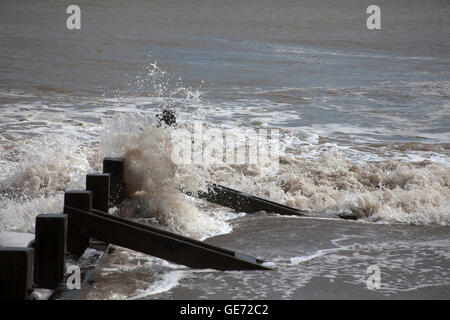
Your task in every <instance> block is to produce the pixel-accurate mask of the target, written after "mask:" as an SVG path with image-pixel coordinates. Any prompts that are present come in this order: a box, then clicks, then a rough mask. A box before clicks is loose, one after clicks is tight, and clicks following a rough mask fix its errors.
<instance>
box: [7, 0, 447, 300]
mask: <svg viewBox="0 0 450 320" xmlns="http://www.w3.org/2000/svg"><path fill="white" fill-rule="evenodd" d="M71 4H75V3H71V2H67V1H10V0H3V1H1V2H0V231H19V232H33V231H34V219H35V216H36V215H37V214H39V213H54V212H60V211H61V209H62V200H63V192H64V190H67V189H78V188H82V189H84V181H85V180H84V175H85V174H86V173H88V172H92V171H100V170H101V164H102V161H101V160H102V158H103V157H104V156H124V157H126V159H127V161H128V167H127V177H126V179H127V183H128V185H130V186H132V187H131V189H130V190H131V191H129V193H130V194H129V195H130V198H131V199H130V200H129V202H128V203H127V205H128V207H129V208H131V210H130V211H132V212H133V214H131V218H135V219H139V220H141V221H142V219H144V220H145V221H150V222H152V223H157V224H159V225H160V226H161V227H163V228H167V229H169V230H172V231H175V232H179V233H182V234H185V235H188V236H192V237H195V238H199V239H207V240H206V241H213V242H214V243H215V244H218V245H223V246H228V247H230V248H234V249H239V248H240V251H244V252H246V253H248V254H253V255H257V256H259V257H261V258H263V259H265V260H267V261H269V264H270V263H271V266H274V268H275V269H276V270H277V271H276V272H274V273H270V274H264V275H262V274H259V273H254V274H253V273H248V274H244V275H242V274H239V273H237V274H233V273H232V274H230V275H229V274H220V275H219V274H217V273H216V272H212V271H208V270H204V271H199V272H192V271H190V270H188V269H185V268H180V267H179V266H174V265H172V264H169V263H166V262H164V261H162V260H158V259H155V258H151V257H146V256H144V255H139V254H136V253H133V252H131V251H120V250H119V252H118V253H117V256H114V257H112V259H113V261H112V267H111V268H110V270H109V271H108V270H105V277H106V279H108V281H107V282H105V283H104V284H99V287H98V288H97V289H98V290H97V291H96V292H93V293H92V295H91V296H90V297H91V298H97V299H114V298H119V299H126V298H149V299H159V298H175V299H178V298H188V299H189V298H191V299H196V298H226V299H228V298H246V299H250V298H252V297H258V298H275V299H278V298H279V299H298V298H313V297H329V298H333V297H335V298H339V297H340V298H352V297H355V296H361V295H362V296H364V294H367V295H368V297H370V298H379V297H394V298H395V297H396V296H397V297H427V296H428V297H446V298H448V297H449V294H448V292H449V291H448V286H449V285H450V282H449V279H450V276H449V273H448V269H449V260H450V257H449V255H448V247H449V246H450V239H449V237H448V234H449V229H448V228H449V227H448V225H449V223H450V100H449V95H450V38H449V36H448V35H449V34H450V20H449V16H450V2H449V1H434V0H429V1H377V2H376V3H373V2H371V1H356V0H355V1H351V0H349V1H337V0H327V1H312V0H311V1H265V0H262V1H240V2H238V1H216V0H213V1H143V0H135V1H126V2H125V1H117V0H114V1H77V3H76V4H77V5H78V6H79V7H80V8H81V29H80V30H68V29H67V28H66V19H67V18H68V17H69V15H68V14H66V9H67V7H68V6H69V5H71ZM371 4H377V5H378V6H379V7H380V8H381V30H369V29H368V28H367V27H366V19H367V18H368V16H369V15H368V14H367V13H366V9H367V7H368V6H369V5H371ZM163 109H171V110H175V111H176V112H177V118H178V122H179V126H181V127H182V128H186V129H187V130H192V123H193V122H194V121H201V122H202V123H203V125H204V126H205V127H207V128H213V129H219V130H223V131H225V130H228V132H231V133H232V134H233V135H235V136H237V137H239V136H241V135H242V132H243V131H244V130H246V129H255V130H256V129H261V128H266V129H267V128H269V129H277V130H279V132H280V157H279V169H278V170H277V171H271V170H266V169H265V168H254V167H252V166H249V165H220V166H206V165H204V166H201V165H200V166H199V165H197V166H193V165H175V164H174V163H172V162H171V161H170V160H169V159H170V152H171V148H172V147H173V144H174V141H173V140H172V139H171V132H172V131H171V130H174V129H171V128H162V127H157V126H156V125H155V124H156V120H155V115H156V114H157V113H160V112H161V110H163ZM205 181H216V182H219V183H221V184H224V185H227V186H229V187H233V188H236V189H239V190H242V191H245V192H248V193H251V194H255V195H258V196H261V197H265V198H269V199H271V200H273V201H277V202H280V203H283V204H286V205H289V206H292V207H296V208H299V209H302V210H306V211H308V212H310V214H311V215H312V216H318V217H320V218H317V219H319V220H317V223H316V222H314V221H316V220H314V219H310V220H305V221H306V222H302V220H301V219H295V220H292V218H286V217H274V216H271V215H264V214H261V215H257V216H255V218H252V217H249V216H248V215H245V214H243V213H236V212H232V210H231V209H226V208H219V207H216V206H211V205H208V204H206V203H203V202H202V201H200V200H195V199H192V198H190V197H187V196H185V195H183V194H181V193H179V191H178V190H179V188H180V186H184V187H185V186H193V185H201V184H202V183H204V182H205ZM136 208H139V209H136ZM133 210H134V211H133ZM342 212H344V213H352V214H354V215H356V216H358V217H359V218H360V221H359V222H351V221H345V222H343V221H338V220H334V218H333V217H334V216H335V215H336V214H337V213H342ZM112 213H114V212H112ZM149 218H150V219H149ZM308 219H309V218H308ZM324 219H325V220H324ZM292 221H295V223H294V222H292ZM411 224H412V225H414V226H410V225H411ZM275 226H276V228H275ZM335 228H336V229H339V230H343V231H342V232H341V233H339V232H336V233H334V232H335V231H336V230H335ZM304 229H305V230H309V232H303V231H304ZM311 230H313V231H314V232H313V231H311ZM324 230H333V232H327V231H324ZM260 232H264V235H265V237H267V238H268V239H272V240H270V241H269V240H268V241H267V242H266V243H264V244H262V243H261V241H262V240H261V238H260V235H259V233H260ZM305 234H306V236H305ZM252 235H253V236H252ZM244 236H245V237H247V238H246V239H247V241H246V242H245V243H242V242H241V241H240V240H239V239H242V237H244ZM305 241H307V243H308V244H307V245H306V244H304V243H305ZM282 247H283V248H286V250H285V251H281V250H280V248H282ZM402 250H404V251H402ZM408 250H409V251H408ZM114 259H116V260H114ZM369 265H379V266H380V268H381V270H382V275H383V274H384V275H385V277H384V278H382V279H385V280H382V281H385V282H382V283H383V285H382V288H383V289H382V291H377V292H374V291H371V290H368V289H367V288H366V286H365V279H366V278H367V274H366V268H367V267H368V266H369ZM336 266H340V267H339V268H337V267H336ZM346 266H352V267H351V268H346ZM317 267H321V268H320V270H319V271H317V272H318V273H314V270H315V269H316V268H317ZM130 270H131V271H130ZM136 270H137V271H136ZM155 270H156V273H155ZM332 270H334V271H332ZM336 270H337V271H336ZM405 270H406V271H405ZM135 271H136V272H137V273H135ZM199 279H201V281H200V283H202V284H201V285H198V281H199ZM242 279H244V280H245V281H244V282H242V281H240V280H242ZM238 280H239V281H238ZM129 282H131V283H132V285H130V286H128V287H125V286H124V283H129ZM329 282H330V283H334V284H335V285H337V288H345V289H348V290H349V291H348V292H350V293H351V294H349V295H348V296H346V295H344V296H342V295H340V294H339V293H338V291H339V290H337V289H336V291H331V292H334V293H330V291H327V288H329V287H328V285H329ZM112 283H113V284H114V286H112V287H111V286H108V284H112ZM238 283H239V284H238ZM260 285H264V286H265V287H264V288H265V289H264V290H258V292H259V293H258V294H255V292H256V291H257V287H258V286H260ZM214 288H215V289H214ZM269 288H272V289H269ZM302 288H303V289H302ZM315 288H319V289H317V290H318V291H317V290H315ZM320 288H322V289H320ZM442 288H444V289H442ZM383 290H384V291H383ZM317 292H319V293H317ZM325 292H328V293H327V294H325ZM314 294H318V296H314Z"/></svg>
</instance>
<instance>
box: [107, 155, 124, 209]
mask: <svg viewBox="0 0 450 320" xmlns="http://www.w3.org/2000/svg"><path fill="white" fill-rule="evenodd" d="M124 162H125V160H124V159H123V158H110V157H107V158H104V159H103V173H109V174H110V186H111V187H110V206H111V207H114V206H118V205H120V204H121V203H122V201H123V200H124V199H125V182H124Z"/></svg>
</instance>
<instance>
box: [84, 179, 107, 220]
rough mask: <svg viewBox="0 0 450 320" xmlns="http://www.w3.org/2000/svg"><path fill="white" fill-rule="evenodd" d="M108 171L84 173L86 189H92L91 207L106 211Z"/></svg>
mask: <svg viewBox="0 0 450 320" xmlns="http://www.w3.org/2000/svg"><path fill="white" fill-rule="evenodd" d="M110 178H111V175H110V174H109V173H89V174H88V175H86V190H91V191H92V208H93V209H96V210H99V211H102V212H106V213H107V212H108V208H109V194H110Z"/></svg>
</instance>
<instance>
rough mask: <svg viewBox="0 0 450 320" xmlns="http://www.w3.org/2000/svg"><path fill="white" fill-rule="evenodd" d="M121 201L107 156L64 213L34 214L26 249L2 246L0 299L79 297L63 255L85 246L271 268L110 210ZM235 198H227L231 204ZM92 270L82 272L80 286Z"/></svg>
mask: <svg viewBox="0 0 450 320" xmlns="http://www.w3.org/2000/svg"><path fill="white" fill-rule="evenodd" d="M227 192H229V191H228V190H227ZM124 199H125V183H124V159H122V158H105V159H104V160H103V172H102V173H90V174H88V175H87V176H86V190H69V191H66V192H65V195H64V210H63V212H62V213H57V214H40V215H38V216H37V217H36V224H35V239H34V241H32V242H31V243H30V244H29V245H28V247H0V299H2V300H24V299H31V297H32V292H33V290H37V289H48V290H51V294H50V295H49V298H50V299H76V298H79V297H80V295H78V294H76V292H78V293H79V292H82V291H83V289H81V290H79V289H78V291H76V290H75V291H70V290H69V289H67V286H66V283H65V277H66V276H67V275H66V262H67V257H70V259H72V260H75V261H77V260H78V259H80V257H82V255H83V254H84V252H85V250H86V249H87V248H88V247H91V248H96V249H98V250H100V252H107V251H108V249H107V248H108V245H109V244H114V245H117V246H121V247H125V248H129V249H132V250H136V251H139V252H142V253H146V254H149V255H152V256H155V257H159V258H162V259H166V260H169V261H172V262H175V263H179V264H183V265H186V266H188V267H191V268H212V269H217V270H270V269H269V268H267V267H265V266H264V265H263V264H262V263H263V261H262V260H260V259H256V258H254V257H251V256H249V255H247V254H243V253H239V252H235V251H232V250H228V249H225V248H220V247H217V246H213V245H210V244H206V243H204V242H201V241H198V240H195V239H191V238H188V237H184V236H181V235H178V234H175V233H172V232H168V231H165V230H161V229H158V228H155V227H151V226H148V225H145V224H142V223H137V222H133V221H131V220H129V219H124V218H120V217H116V216H112V215H110V214H108V210H109V208H110V207H114V206H119V205H120V204H121V202H122V201H123V200H124ZM223 199H225V198H223ZM239 199H240V198H230V197H228V201H232V202H234V201H236V200H239ZM224 201H225V200H222V202H224ZM254 201H256V200H255V199H254ZM239 202H241V201H240V200H239ZM257 203H258V204H259V205H262V204H263V201H260V200H258V201H257ZM265 203H266V205H267V206H272V207H273V206H274V204H270V203H269V202H265ZM236 208H237V207H236ZM286 212H287V211H286ZM101 258H102V255H99V256H98V257H97V260H98V261H100V260H101ZM91 272H92V268H90V269H89V268H88V269H87V270H84V274H83V284H85V283H87V282H88V278H89V274H90V273H91Z"/></svg>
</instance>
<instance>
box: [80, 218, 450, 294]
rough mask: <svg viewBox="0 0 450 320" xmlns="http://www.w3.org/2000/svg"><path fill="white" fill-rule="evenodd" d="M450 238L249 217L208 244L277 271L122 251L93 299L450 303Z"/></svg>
mask: <svg viewBox="0 0 450 320" xmlns="http://www.w3.org/2000/svg"><path fill="white" fill-rule="evenodd" d="M449 234H450V227H448V226H443V227H441V226H411V225H386V224H374V223H365V222H359V221H356V222H355V221H342V220H336V219H320V218H287V217H279V216H266V215H253V216H245V217H241V218H239V219H236V220H235V221H234V231H233V232H232V233H230V234H226V235H221V236H216V237H213V238H210V239H208V240H207V242H208V243H211V244H215V245H219V246H222V247H225V248H229V249H233V250H236V251H240V252H244V253H247V254H250V255H253V256H255V257H259V258H262V259H264V260H265V261H267V265H268V266H271V267H272V268H273V270H272V271H232V272H219V271H214V270H191V269H189V268H185V267H182V266H176V265H173V264H169V263H166V265H164V263H163V264H159V263H156V261H157V260H159V259H156V258H147V257H146V256H144V255H140V254H134V253H131V252H130V251H128V250H124V249H121V248H117V250H116V251H115V252H114V253H112V254H111V256H110V259H111V261H112V262H113V263H112V264H111V265H109V266H106V269H105V270H104V271H106V272H103V276H102V277H99V278H97V282H96V283H95V285H94V286H93V288H92V289H91V292H89V294H88V296H87V298H88V299H127V298H138V299H275V300H278V299H282V300H284V299H288V300H296V299H352V300H353V299H449V298H450V272H449V270H450V252H449V250H448V248H449V247H450V237H449ZM147 259H151V262H149V260H147ZM118 266H120V268H117V267H118ZM369 266H376V268H379V271H380V288H379V289H376V288H372V289H368V285H367V280H368V278H369V277H370V276H372V275H374V273H373V270H372V271H371V272H369V273H368V267H369ZM371 283H372V284H373V283H374V282H373V281H372V282H371Z"/></svg>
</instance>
